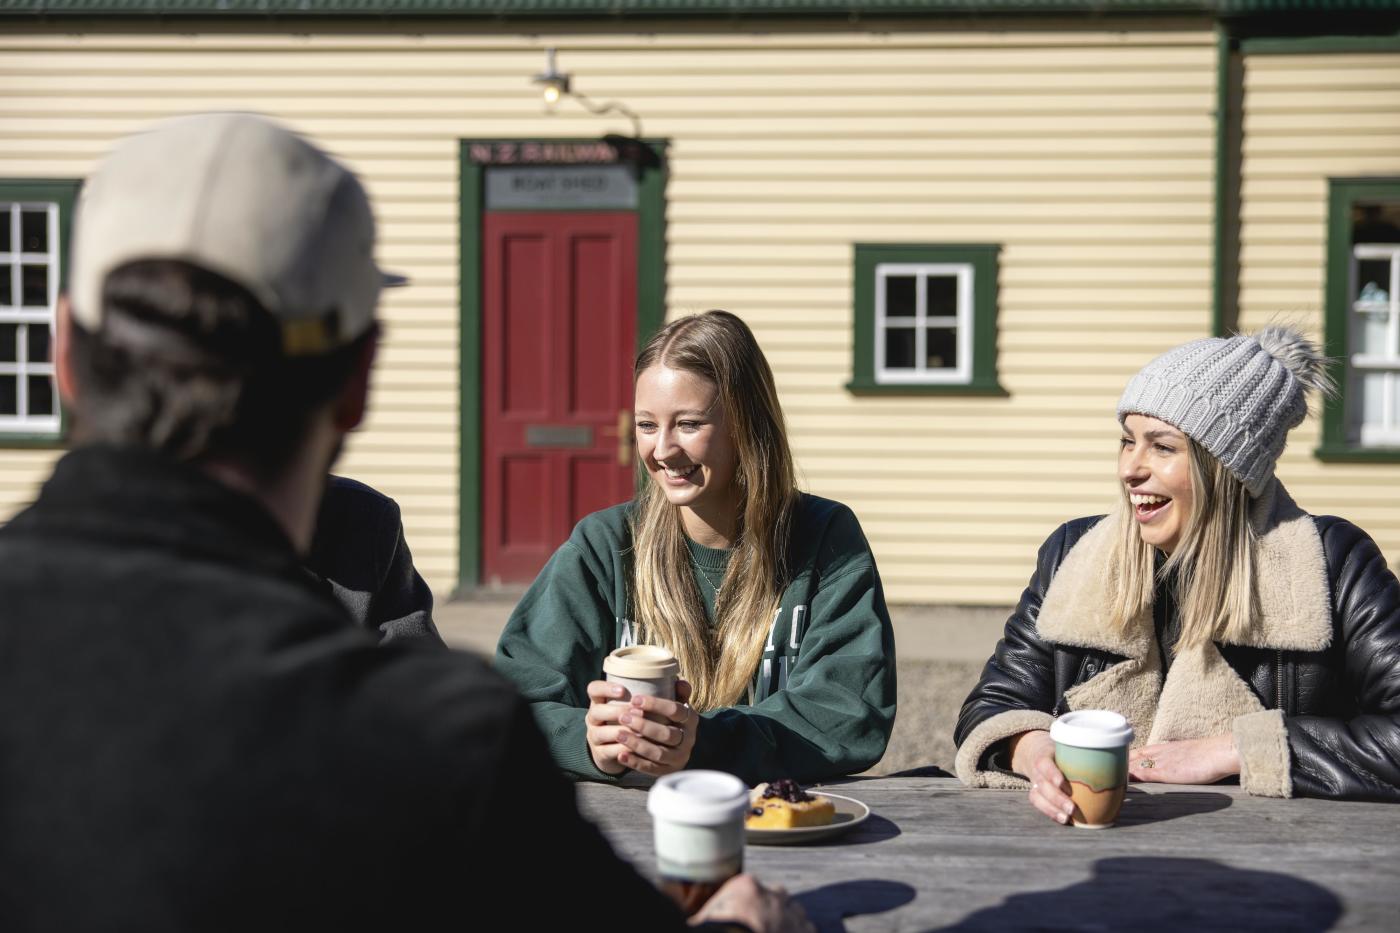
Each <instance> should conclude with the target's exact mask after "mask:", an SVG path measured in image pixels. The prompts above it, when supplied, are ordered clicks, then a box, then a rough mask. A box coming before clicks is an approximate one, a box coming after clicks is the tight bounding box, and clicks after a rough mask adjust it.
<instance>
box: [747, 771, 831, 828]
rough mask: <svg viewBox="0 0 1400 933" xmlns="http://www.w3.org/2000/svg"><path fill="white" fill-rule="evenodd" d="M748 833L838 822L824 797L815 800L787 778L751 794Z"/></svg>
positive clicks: (762, 786) (773, 782) (763, 786)
mask: <svg viewBox="0 0 1400 933" xmlns="http://www.w3.org/2000/svg"><path fill="white" fill-rule="evenodd" d="M749 807H750V809H749V815H748V817H747V818H746V819H745V821H744V825H745V826H747V827H748V828H749V829H794V828H796V827H798V826H826V825H827V824H829V823H830V822H831V821H832V820H834V819H835V818H836V806H835V804H833V803H832V802H831V801H830V800H828V799H826V798H825V797H815V796H813V795H811V794H809V793H807V792H806V791H805V790H803V789H802V786H801V785H800V784H798V783H797V782H796V781H794V780H791V779H789V778H784V779H782V780H781V781H770V782H769V783H768V784H766V785H760V786H759V787H755V788H754V789H753V790H751V791H749Z"/></svg>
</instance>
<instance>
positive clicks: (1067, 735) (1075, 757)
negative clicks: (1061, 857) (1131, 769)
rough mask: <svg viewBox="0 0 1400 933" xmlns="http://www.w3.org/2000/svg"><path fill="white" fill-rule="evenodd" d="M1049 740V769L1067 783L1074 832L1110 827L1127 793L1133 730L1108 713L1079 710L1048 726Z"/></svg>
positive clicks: (1122, 719) (1124, 722)
mask: <svg viewBox="0 0 1400 933" xmlns="http://www.w3.org/2000/svg"><path fill="white" fill-rule="evenodd" d="M1050 738H1052V739H1054V740H1055V766H1056V767H1058V768H1059V769H1060V773H1061V774H1063V775H1064V776H1065V780H1067V781H1069V787H1070V798H1071V799H1072V800H1073V801H1074V813H1073V814H1071V815H1070V823H1071V824H1072V825H1074V826H1077V827H1079V828H1080V829H1105V828H1107V827H1109V826H1112V825H1113V821H1114V820H1116V819H1118V810H1119V809H1120V808H1121V807H1122V806H1123V796H1124V795H1125V794H1126V793H1127V791H1128V746H1130V745H1132V744H1133V727H1132V726H1130V725H1128V720H1126V719H1124V718H1123V717H1122V716H1120V715H1118V714H1117V713H1114V712H1111V711H1109V710H1105V709H1083V710H1076V711H1074V712H1072V713H1065V714H1064V715H1063V716H1061V717H1060V718H1059V719H1057V720H1055V721H1054V722H1053V723H1051V724H1050Z"/></svg>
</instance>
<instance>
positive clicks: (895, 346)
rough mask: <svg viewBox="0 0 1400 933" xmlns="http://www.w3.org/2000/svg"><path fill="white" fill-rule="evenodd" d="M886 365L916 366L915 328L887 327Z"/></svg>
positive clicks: (894, 366) (897, 367)
mask: <svg viewBox="0 0 1400 933" xmlns="http://www.w3.org/2000/svg"><path fill="white" fill-rule="evenodd" d="M885 367H886V368H887V369H913V368H914V328H912V327H887V328H885Z"/></svg>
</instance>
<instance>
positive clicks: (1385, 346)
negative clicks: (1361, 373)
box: [1355, 311, 1395, 356]
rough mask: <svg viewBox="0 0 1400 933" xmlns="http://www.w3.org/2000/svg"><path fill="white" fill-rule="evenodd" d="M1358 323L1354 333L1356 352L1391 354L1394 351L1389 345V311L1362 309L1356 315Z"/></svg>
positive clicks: (1376, 354)
mask: <svg viewBox="0 0 1400 933" xmlns="http://www.w3.org/2000/svg"><path fill="white" fill-rule="evenodd" d="M1357 319H1358V323H1359V324H1360V326H1359V327H1357V329H1356V330H1357V334H1356V349H1355V352H1357V353H1365V354H1367V355H1368V356H1393V355H1394V353H1395V351H1394V349H1393V348H1392V347H1391V346H1390V343H1389V339H1390V312H1389V311H1363V312H1361V313H1360V314H1358V315H1357Z"/></svg>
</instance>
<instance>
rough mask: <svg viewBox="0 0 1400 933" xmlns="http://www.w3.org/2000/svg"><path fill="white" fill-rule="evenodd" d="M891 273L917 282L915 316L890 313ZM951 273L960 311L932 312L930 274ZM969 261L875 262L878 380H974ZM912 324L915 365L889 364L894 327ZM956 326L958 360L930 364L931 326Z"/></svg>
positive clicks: (953, 382) (883, 382)
mask: <svg viewBox="0 0 1400 933" xmlns="http://www.w3.org/2000/svg"><path fill="white" fill-rule="evenodd" d="M892 276H910V277H912V278H913V279H914V283H915V286H914V287H915V311H914V316H913V317H912V318H911V317H908V316H899V317H891V316H890V315H888V314H887V313H886V308H885V295H886V289H885V281H886V279H888V278H890V277H892ZM945 277H953V278H955V279H956V280H957V313H956V315H955V316H954V317H948V316H946V315H932V316H931V315H929V313H928V279H929V278H945ZM973 286H974V281H973V268H972V264H971V263H965V262H956V263H905V262H882V263H877V264H876V266H875V382H876V383H877V384H880V385H966V384H968V383H970V382H972V327H973V320H972V317H973V316H972V298H973ZM911 325H912V326H913V329H914V366H913V367H912V368H907V367H898V368H890V367H888V366H887V365H886V360H885V336H886V333H887V331H888V330H889V329H890V328H899V327H905V328H907V327H909V326H911ZM949 325H952V326H954V327H956V330H955V332H954V334H955V336H954V339H955V340H956V342H957V353H958V365H957V366H956V367H947V368H939V369H930V368H929V367H928V328H929V326H934V327H939V326H949Z"/></svg>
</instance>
